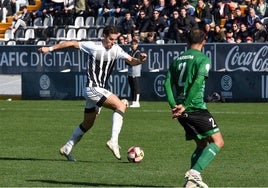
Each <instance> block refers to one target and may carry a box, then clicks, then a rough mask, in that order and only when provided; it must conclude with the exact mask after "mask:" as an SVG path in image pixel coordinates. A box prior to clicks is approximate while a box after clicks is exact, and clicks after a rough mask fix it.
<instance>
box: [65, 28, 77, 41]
mask: <svg viewBox="0 0 268 188" xmlns="http://www.w3.org/2000/svg"><path fill="white" fill-rule="evenodd" d="M66 39H67V40H75V39H76V29H75V28H69V29H68V30H67V33H66Z"/></svg>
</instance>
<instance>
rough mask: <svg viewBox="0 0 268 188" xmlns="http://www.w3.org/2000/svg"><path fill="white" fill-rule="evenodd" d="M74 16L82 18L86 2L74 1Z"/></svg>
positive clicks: (84, 0)
mask: <svg viewBox="0 0 268 188" xmlns="http://www.w3.org/2000/svg"><path fill="white" fill-rule="evenodd" d="M74 10H75V16H83V15H84V14H85V12H86V0H75V3H74Z"/></svg>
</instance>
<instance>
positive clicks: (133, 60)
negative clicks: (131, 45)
mask: <svg viewBox="0 0 268 188" xmlns="http://www.w3.org/2000/svg"><path fill="white" fill-rule="evenodd" d="M146 60H147V54H146V53H140V58H135V57H131V56H130V57H129V58H127V59H125V61H126V62H127V63H128V64H129V65H131V66H135V65H139V64H142V63H143V62H145V61H146Z"/></svg>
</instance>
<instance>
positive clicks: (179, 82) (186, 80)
mask: <svg viewBox="0 0 268 188" xmlns="http://www.w3.org/2000/svg"><path fill="white" fill-rule="evenodd" d="M209 68H210V59H209V58H208V57H207V56H206V55H205V54H204V53H202V52H200V51H199V50H196V49H189V50H187V51H186V52H184V53H183V54H182V55H180V56H179V57H178V58H177V59H175V60H174V61H173V63H172V64H171V66H170V68H169V70H168V72H167V77H166V80H165V92H166V95H167V100H168V102H169V105H170V106H171V108H172V107H174V106H175V105H176V104H182V105H183V106H184V107H185V111H186V112H193V111H197V110H200V109H206V104H205V102H204V91H205V79H206V78H207V77H208V72H209Z"/></svg>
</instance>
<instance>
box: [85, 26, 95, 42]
mask: <svg viewBox="0 0 268 188" xmlns="http://www.w3.org/2000/svg"><path fill="white" fill-rule="evenodd" d="M87 37H88V39H89V40H93V39H97V29H96V28H89V29H88V30H87Z"/></svg>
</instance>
